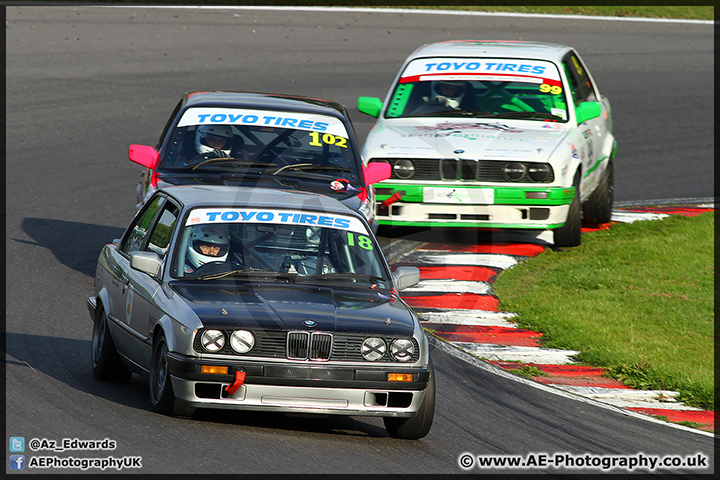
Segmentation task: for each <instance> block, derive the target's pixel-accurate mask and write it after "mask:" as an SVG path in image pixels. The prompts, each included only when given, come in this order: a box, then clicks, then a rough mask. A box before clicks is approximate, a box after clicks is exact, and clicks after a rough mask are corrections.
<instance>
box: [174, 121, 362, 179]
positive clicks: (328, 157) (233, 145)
mask: <svg viewBox="0 0 720 480" xmlns="http://www.w3.org/2000/svg"><path fill="white" fill-rule="evenodd" d="M349 142H350V140H349V135H348V132H347V129H346V128H345V125H344V124H343V122H342V121H340V120H339V119H338V118H335V117H332V116H327V115H319V114H309V113H299V112H283V111H272V110H258V109H239V108H219V107H195V108H190V109H188V110H186V111H185V112H184V113H183V115H182V117H181V118H180V121H179V122H178V125H177V127H176V128H175V130H174V131H173V132H172V137H171V139H170V143H169V144H168V145H167V146H166V147H165V151H164V153H163V156H162V159H161V162H160V169H162V170H165V171H173V172H183V173H188V174H192V173H212V172H215V173H220V172H231V173H242V174H258V175H274V176H290V177H300V178H303V179H313V178H315V179H318V180H327V179H338V178H342V179H346V180H348V181H351V182H357V181H358V180H359V179H360V176H359V173H358V171H357V169H358V165H359V162H357V161H356V159H355V155H354V152H353V148H352V145H350V143H349Z"/></svg>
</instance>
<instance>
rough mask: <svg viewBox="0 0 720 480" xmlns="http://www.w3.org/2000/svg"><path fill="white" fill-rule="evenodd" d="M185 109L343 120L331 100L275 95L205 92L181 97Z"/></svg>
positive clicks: (340, 112)
mask: <svg viewBox="0 0 720 480" xmlns="http://www.w3.org/2000/svg"><path fill="white" fill-rule="evenodd" d="M182 102H183V103H184V106H185V108H189V107H198V106H207V107H209V106H212V107H220V106H222V107H245V108H273V109H278V110H290V111H297V112H307V113H316V114H321V115H332V116H335V117H339V118H345V113H344V111H345V108H344V107H343V105H342V104H340V103H338V102H335V101H333V100H325V99H322V98H312V97H303V96H299V95H281V94H276V93H258V92H231V91H220V90H217V91H206V92H190V93H186V94H185V96H183V99H182Z"/></svg>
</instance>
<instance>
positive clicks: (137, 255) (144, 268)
mask: <svg viewBox="0 0 720 480" xmlns="http://www.w3.org/2000/svg"><path fill="white" fill-rule="evenodd" d="M161 267H162V259H161V258H160V255H158V254H157V253H155V252H141V251H139V250H136V251H134V252H132V253H131V254H130V268H132V269H133V270H138V271H140V272H143V273H147V274H148V275H150V276H151V277H153V278H158V276H159V275H160V268H161Z"/></svg>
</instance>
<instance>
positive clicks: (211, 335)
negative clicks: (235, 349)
mask: <svg viewBox="0 0 720 480" xmlns="http://www.w3.org/2000/svg"><path fill="white" fill-rule="evenodd" d="M200 341H201V343H202V346H203V348H204V349H205V350H207V351H208V352H217V351H218V350H221V349H222V348H223V347H224V346H225V334H223V332H221V331H220V330H205V331H204V332H203V334H202V337H200Z"/></svg>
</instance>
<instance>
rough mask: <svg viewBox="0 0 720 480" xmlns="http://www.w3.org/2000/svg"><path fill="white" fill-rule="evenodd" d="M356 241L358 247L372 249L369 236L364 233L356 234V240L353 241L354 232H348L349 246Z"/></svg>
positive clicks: (353, 244) (352, 245)
mask: <svg viewBox="0 0 720 480" xmlns="http://www.w3.org/2000/svg"><path fill="white" fill-rule="evenodd" d="M356 243H357V246H358V247H360V248H364V249H365V250H372V249H373V245H372V240H370V237H367V236H365V235H358V236H357V242H356V241H355V234H354V233H353V232H348V244H349V245H350V246H351V247H354V246H355V244H356Z"/></svg>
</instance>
